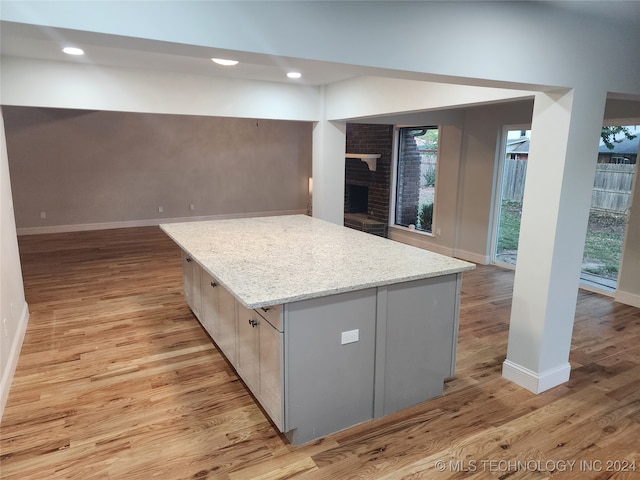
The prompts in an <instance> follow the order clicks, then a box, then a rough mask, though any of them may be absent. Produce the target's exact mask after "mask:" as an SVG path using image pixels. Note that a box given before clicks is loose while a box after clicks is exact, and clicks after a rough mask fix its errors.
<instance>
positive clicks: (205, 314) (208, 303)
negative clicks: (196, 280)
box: [200, 271, 220, 343]
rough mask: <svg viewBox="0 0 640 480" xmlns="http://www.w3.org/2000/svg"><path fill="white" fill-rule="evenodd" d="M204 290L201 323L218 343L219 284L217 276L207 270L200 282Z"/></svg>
mask: <svg viewBox="0 0 640 480" xmlns="http://www.w3.org/2000/svg"><path fill="white" fill-rule="evenodd" d="M200 291H201V292H202V311H201V313H202V315H201V319H200V323H202V326H203V327H204V328H205V330H206V331H207V332H209V335H211V338H213V340H214V341H215V342H216V343H218V342H219V341H220V315H219V312H218V310H219V303H220V301H219V295H218V294H219V291H220V289H219V286H218V283H217V282H216V280H215V278H213V277H212V276H211V275H209V274H208V273H207V272H204V271H203V272H202V278H201V282H200Z"/></svg>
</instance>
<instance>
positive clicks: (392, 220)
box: [389, 125, 442, 238]
mask: <svg viewBox="0 0 640 480" xmlns="http://www.w3.org/2000/svg"><path fill="white" fill-rule="evenodd" d="M409 129H412V130H417V129H425V130H437V131H438V144H437V152H436V169H435V170H436V171H435V185H434V191H433V214H432V219H431V231H427V230H422V229H418V228H417V227H413V228H412V227H411V226H405V225H402V224H399V223H397V215H396V209H397V205H398V190H399V189H398V171H399V168H400V141H401V138H402V135H401V130H409ZM441 134H442V126H441V125H394V128H393V145H394V148H393V155H392V160H393V168H392V172H391V188H390V191H391V192H390V193H391V195H390V196H389V197H390V198H389V202H390V205H389V226H390V227H393V228H398V229H402V230H405V231H409V232H414V233H417V234H419V235H426V236H428V237H434V238H435V237H438V235H437V233H436V232H437V231H438V227H437V204H438V184H439V180H438V179H439V176H440V168H438V166H439V162H440V146H441V141H440V137H441ZM418 208H419V204H418ZM418 214H419V211H418ZM416 220H417V218H416Z"/></svg>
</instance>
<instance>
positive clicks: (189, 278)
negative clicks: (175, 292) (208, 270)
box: [182, 251, 202, 319]
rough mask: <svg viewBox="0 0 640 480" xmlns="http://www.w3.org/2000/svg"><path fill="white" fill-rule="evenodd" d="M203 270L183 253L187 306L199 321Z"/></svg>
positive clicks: (183, 274) (183, 278)
mask: <svg viewBox="0 0 640 480" xmlns="http://www.w3.org/2000/svg"><path fill="white" fill-rule="evenodd" d="M201 272H202V269H201V268H200V265H198V264H197V263H196V261H195V260H194V259H193V258H192V257H191V256H190V255H189V254H188V253H186V252H184V251H183V252H182V280H183V282H182V284H183V289H184V297H185V300H186V301H187V305H189V308H191V311H192V312H193V313H194V314H195V316H196V317H198V319H199V318H200V316H201V315H200V308H201V301H202V298H201V295H200V276H201Z"/></svg>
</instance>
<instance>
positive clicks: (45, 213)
mask: <svg viewBox="0 0 640 480" xmlns="http://www.w3.org/2000/svg"><path fill="white" fill-rule="evenodd" d="M40 218H41V219H42V220H44V219H45V218H47V212H40Z"/></svg>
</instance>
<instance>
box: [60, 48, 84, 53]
mask: <svg viewBox="0 0 640 480" xmlns="http://www.w3.org/2000/svg"><path fill="white" fill-rule="evenodd" d="M62 51H63V52H64V53H66V54H67V55H84V50H82V49H81V48H76V47H65V48H63V49H62Z"/></svg>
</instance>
